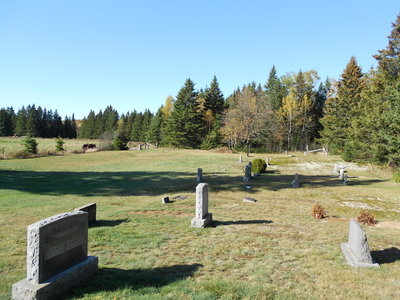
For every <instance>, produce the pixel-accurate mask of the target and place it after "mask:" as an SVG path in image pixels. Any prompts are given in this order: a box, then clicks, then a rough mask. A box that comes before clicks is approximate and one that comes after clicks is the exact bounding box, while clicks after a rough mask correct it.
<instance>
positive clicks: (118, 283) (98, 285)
mask: <svg viewBox="0 0 400 300" xmlns="http://www.w3.org/2000/svg"><path fill="white" fill-rule="evenodd" d="M202 266H203V265H202V264H188V265H173V266H168V267H160V268H154V269H132V270H124V269H118V268H107V267H103V268H100V269H99V271H98V272H97V274H96V275H95V276H93V277H92V278H91V280H90V281H87V282H86V283H85V284H83V285H81V286H80V287H78V288H77V289H76V290H74V291H73V292H72V293H71V294H69V295H66V296H65V297H64V298H62V299H64V300H66V299H75V298H80V297H82V296H83V295H88V294H89V293H97V292H107V291H109V292H112V291H116V290H118V289H126V288H129V289H132V290H138V289H140V288H145V287H156V288H157V287H159V288H161V287H163V286H165V285H168V284H170V283H173V282H176V281H180V280H183V279H185V278H188V277H191V276H193V274H194V273H195V272H196V271H197V270H198V269H199V268H200V267H202Z"/></svg>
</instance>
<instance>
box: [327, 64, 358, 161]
mask: <svg viewBox="0 0 400 300" xmlns="http://www.w3.org/2000/svg"><path fill="white" fill-rule="evenodd" d="M364 88H365V80H364V77H363V73H362V72H361V68H360V67H359V66H358V65H357V61H356V59H355V58H354V57H352V58H351V59H350V62H349V63H348V64H347V66H346V69H345V70H344V72H343V74H342V75H341V78H340V80H339V82H338V83H337V95H335V96H334V97H333V98H331V99H328V100H327V102H326V106H325V110H324V117H323V118H322V119H321V124H322V125H323V127H324V129H323V130H322V132H321V136H322V138H321V141H322V142H323V143H325V144H327V145H328V147H329V149H330V150H331V151H332V152H333V153H335V152H339V153H342V152H343V151H344V149H345V146H346V147H350V146H351V143H349V142H350V136H351V135H352V133H351V128H350V126H351V122H352V120H353V119H354V118H355V117H356V115H357V114H358V113H359V110H358V105H359V102H360V101H361V92H362V90H363V89H364ZM349 151H350V152H351V150H350V149H349Z"/></svg>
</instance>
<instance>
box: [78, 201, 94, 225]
mask: <svg viewBox="0 0 400 300" xmlns="http://www.w3.org/2000/svg"><path fill="white" fill-rule="evenodd" d="M77 210H79V211H83V212H85V213H87V214H88V221H89V225H90V226H93V225H95V224H96V203H89V204H86V205H84V206H81V207H77V208H75V209H74V211H77Z"/></svg>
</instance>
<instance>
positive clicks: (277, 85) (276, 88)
mask: <svg viewBox="0 0 400 300" xmlns="http://www.w3.org/2000/svg"><path fill="white" fill-rule="evenodd" d="M264 87H265V96H266V98H267V101H268V102H269V103H270V104H271V106H272V108H273V109H274V110H278V109H279V108H280V107H281V106H282V100H283V97H285V96H286V89H285V87H284V85H283V84H282V82H281V81H280V79H279V78H278V76H277V74H276V68H275V66H272V69H271V71H270V72H269V77H268V81H267V82H266V83H265V85H264Z"/></svg>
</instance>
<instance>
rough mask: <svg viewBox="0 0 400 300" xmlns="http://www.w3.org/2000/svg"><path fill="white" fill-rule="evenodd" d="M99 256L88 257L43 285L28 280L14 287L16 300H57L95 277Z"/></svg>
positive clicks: (15, 284) (13, 294)
mask: <svg viewBox="0 0 400 300" xmlns="http://www.w3.org/2000/svg"><path fill="white" fill-rule="evenodd" d="M98 264H99V262H98V258H97V256H88V257H87V259H85V260H84V261H83V262H81V263H79V264H76V265H74V266H72V267H70V268H69V269H67V270H65V271H63V272H61V273H59V274H57V275H55V276H53V277H51V278H49V279H47V280H45V281H44V282H43V283H39V284H34V283H30V282H29V281H28V280H27V279H26V278H25V279H23V280H21V281H19V282H17V283H14V284H13V285H12V299H14V300H47V299H57V298H58V296H61V295H64V294H65V293H66V292H68V291H70V290H71V288H72V287H75V286H77V285H79V284H80V283H81V282H82V281H84V280H85V279H87V278H88V277H89V276H91V275H93V274H94V273H96V272H97V270H98Z"/></svg>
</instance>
